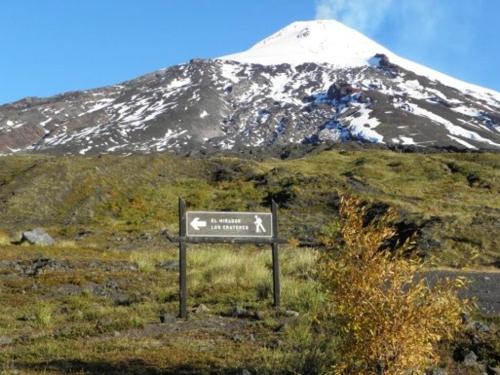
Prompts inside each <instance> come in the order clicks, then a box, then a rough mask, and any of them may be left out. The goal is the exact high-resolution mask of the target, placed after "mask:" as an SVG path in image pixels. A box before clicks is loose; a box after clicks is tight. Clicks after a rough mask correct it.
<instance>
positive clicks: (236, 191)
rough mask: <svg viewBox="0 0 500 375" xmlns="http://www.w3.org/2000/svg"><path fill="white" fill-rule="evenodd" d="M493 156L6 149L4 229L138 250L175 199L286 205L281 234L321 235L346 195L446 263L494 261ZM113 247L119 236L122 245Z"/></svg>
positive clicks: (165, 222)
mask: <svg viewBox="0 0 500 375" xmlns="http://www.w3.org/2000/svg"><path fill="white" fill-rule="evenodd" d="M499 166H500V164H499V156H498V154H488V153H479V154H453V153H451V154H398V153H394V152H389V151H382V150H379V151H377V150H372V151H369V152H367V151H325V152H322V153H318V154H311V155H310V156H308V157H304V158H299V159H288V160H279V159H273V158H267V159H264V160H257V159H254V160H252V159H248V158H238V157H236V156H232V157H231V156H213V157H208V158H189V157H181V156H175V155H169V154H155V155H143V156H141V155H132V156H126V157H123V156H112V155H108V156H99V157H73V156H68V157H52V156H39V155H37V156H35V155H33V156H10V157H3V158H0V211H1V212H2V220H1V221H0V230H3V231H4V232H7V233H10V234H11V235H13V234H14V233H15V232H16V231H17V232H19V231H22V230H26V229H29V228H31V227H35V226H43V227H46V228H47V229H49V231H50V232H51V233H52V234H53V235H55V237H57V238H62V239H69V240H72V239H74V238H75V237H78V236H79V235H78V233H80V232H82V233H85V232H86V231H89V233H90V234H86V235H83V236H82V237H83V238H84V239H85V240H88V241H91V242H92V241H96V242H97V243H105V244H107V242H109V241H111V243H114V242H115V240H116V238H118V237H119V238H121V240H122V241H123V242H124V244H123V245H124V246H125V243H126V244H127V245H126V246H127V247H129V248H131V249H133V248H134V247H135V246H139V247H140V246H141V244H144V241H142V240H141V238H143V236H146V237H147V238H149V236H153V237H154V238H156V239H160V238H163V237H161V236H160V232H161V231H162V230H165V229H166V230H167V232H168V233H170V234H171V235H175V234H176V233H177V223H178V219H177V199H178V197H179V196H181V197H183V198H185V199H186V200H187V203H188V207H189V208H191V209H210V210H240V211H244V210H254V209H264V210H266V209H267V208H266V207H268V204H269V202H270V200H271V199H274V200H276V201H277V202H278V204H279V205H280V209H281V219H280V221H281V222H280V226H281V228H282V231H283V236H284V237H286V238H288V239H294V241H298V243H301V244H303V245H313V246H316V245H321V243H320V240H318V239H319V238H321V235H322V234H324V233H325V232H326V233H329V231H330V230H331V228H333V227H334V225H333V224H334V222H335V220H336V217H337V210H338V198H339V194H344V193H346V192H350V193H352V194H354V195H356V196H360V197H362V198H364V199H366V200H368V201H370V202H372V205H373V210H372V214H373V215H375V216H376V215H378V214H380V213H383V212H384V210H386V209H387V207H388V206H392V207H396V208H397V209H398V210H399V212H400V218H399V219H398V220H399V224H398V225H399V228H400V230H399V232H400V233H399V235H400V236H401V238H406V237H405V236H408V235H412V234H414V235H415V239H416V241H417V245H418V252H420V253H421V254H422V255H426V256H429V255H432V256H433V257H435V258H436V259H435V260H434V261H433V262H437V264H440V265H443V266H444V265H446V266H452V267H463V266H472V265H481V266H494V265H496V266H497V267H498V266H499V263H498V262H499V260H500V253H499V248H500V246H499V243H498V238H497V236H494V235H492V233H496V232H497V231H498V227H499V223H500V199H499V197H500V195H499V190H500V169H499ZM115 245H119V246H121V244H119V243H115Z"/></svg>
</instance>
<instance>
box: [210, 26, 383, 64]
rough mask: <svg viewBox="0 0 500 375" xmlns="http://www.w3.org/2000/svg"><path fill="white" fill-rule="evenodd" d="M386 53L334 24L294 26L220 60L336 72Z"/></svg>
mask: <svg viewBox="0 0 500 375" xmlns="http://www.w3.org/2000/svg"><path fill="white" fill-rule="evenodd" d="M378 53H380V54H386V55H387V54H389V53H390V52H389V50H387V49H386V48H384V47H382V46H381V45H380V44H378V43H376V42H374V41H373V40H371V39H369V38H367V37H366V36H364V35H363V34H361V33H359V32H357V31H356V30H353V29H351V28H349V27H347V26H345V25H343V24H341V23H340V22H337V21H334V20H321V21H309V22H294V23H292V24H291V25H289V26H287V27H285V28H284V29H282V30H280V31H278V32H277V33H275V34H273V35H271V36H270V37H268V38H266V39H264V40H263V41H261V42H259V43H257V44H256V45H255V46H253V47H252V48H250V49H249V50H247V51H245V52H242V53H237V54H233V55H228V56H223V57H221V58H220V59H222V60H234V61H239V62H242V63H247V64H264V65H278V64H290V65H300V64H304V63H316V64H323V63H328V64H331V65H334V66H335V67H337V68H354V67H358V66H364V65H367V64H369V61H370V59H371V58H373V56H375V55H376V54H378Z"/></svg>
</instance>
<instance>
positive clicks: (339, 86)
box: [326, 81, 355, 100]
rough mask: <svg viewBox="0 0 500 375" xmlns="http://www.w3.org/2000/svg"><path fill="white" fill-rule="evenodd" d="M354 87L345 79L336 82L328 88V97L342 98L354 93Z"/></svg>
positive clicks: (331, 98)
mask: <svg viewBox="0 0 500 375" xmlns="http://www.w3.org/2000/svg"><path fill="white" fill-rule="evenodd" d="M354 91H355V90H354V88H353V87H352V86H351V85H350V84H348V83H347V82H344V81H339V82H335V83H334V84H333V85H331V86H330V87H329V88H328V92H327V94H326V95H327V97H328V99H329V100H341V99H342V98H344V97H346V96H349V95H352V94H353V93H354Z"/></svg>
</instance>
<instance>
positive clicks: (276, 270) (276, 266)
mask: <svg viewBox="0 0 500 375" xmlns="http://www.w3.org/2000/svg"><path fill="white" fill-rule="evenodd" d="M271 213H272V215H273V216H272V217H273V243H272V245H271V246H272V252H273V299H274V307H276V308H279V307H280V302H281V292H280V263H279V254H278V253H279V245H278V209H277V206H276V202H275V201H274V200H273V201H272V202H271Z"/></svg>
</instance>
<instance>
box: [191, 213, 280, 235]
mask: <svg viewBox="0 0 500 375" xmlns="http://www.w3.org/2000/svg"><path fill="white" fill-rule="evenodd" d="M186 227H187V231H186V235H187V236H188V237H231V238H272V237H273V225H272V214H271V213H269V212H210V211H187V212H186Z"/></svg>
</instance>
